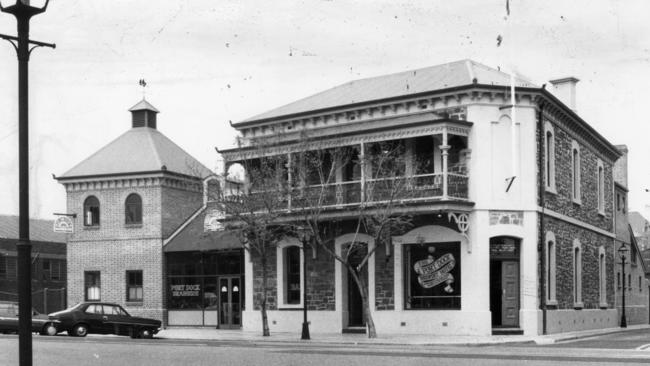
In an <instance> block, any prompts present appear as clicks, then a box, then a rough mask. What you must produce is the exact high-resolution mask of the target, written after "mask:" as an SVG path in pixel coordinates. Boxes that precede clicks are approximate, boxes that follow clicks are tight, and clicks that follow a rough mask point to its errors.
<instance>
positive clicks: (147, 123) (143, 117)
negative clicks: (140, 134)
mask: <svg viewBox="0 0 650 366" xmlns="http://www.w3.org/2000/svg"><path fill="white" fill-rule="evenodd" d="M129 112H131V127H133V128H137V127H149V128H153V129H156V115H157V114H158V113H159V112H160V111H159V110H157V109H156V107H154V106H152V105H151V104H149V102H147V101H146V100H145V99H142V100H141V101H140V103H138V104H136V105H134V106H133V107H131V109H129Z"/></svg>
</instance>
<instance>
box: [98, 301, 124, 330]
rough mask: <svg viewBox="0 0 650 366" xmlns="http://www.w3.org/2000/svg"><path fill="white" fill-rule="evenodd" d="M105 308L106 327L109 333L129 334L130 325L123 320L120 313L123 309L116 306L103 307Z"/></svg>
mask: <svg viewBox="0 0 650 366" xmlns="http://www.w3.org/2000/svg"><path fill="white" fill-rule="evenodd" d="M103 308H104V327H105V329H106V331H107V332H108V333H112V334H118V335H119V334H121V335H125V334H128V329H127V328H128V324H126V322H125V319H123V317H122V314H121V312H120V310H121V308H120V307H119V306H116V305H106V304H104V305H103Z"/></svg>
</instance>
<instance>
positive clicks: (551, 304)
mask: <svg viewBox="0 0 650 366" xmlns="http://www.w3.org/2000/svg"><path fill="white" fill-rule="evenodd" d="M546 305H547V306H557V300H546Z"/></svg>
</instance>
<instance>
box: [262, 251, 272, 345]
mask: <svg viewBox="0 0 650 366" xmlns="http://www.w3.org/2000/svg"><path fill="white" fill-rule="evenodd" d="M261 262H262V306H261V309H260V311H261V312H262V336H264V337H268V336H270V335H271V330H270V329H269V318H268V316H267V315H266V299H267V286H266V282H267V278H266V277H267V274H266V255H265V254H262V258H261Z"/></svg>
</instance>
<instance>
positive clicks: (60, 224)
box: [54, 216, 74, 233]
mask: <svg viewBox="0 0 650 366" xmlns="http://www.w3.org/2000/svg"><path fill="white" fill-rule="evenodd" d="M54 232H55V233H73V232H74V224H73V223H72V219H71V218H69V217H68V216H59V217H57V218H56V220H54Z"/></svg>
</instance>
